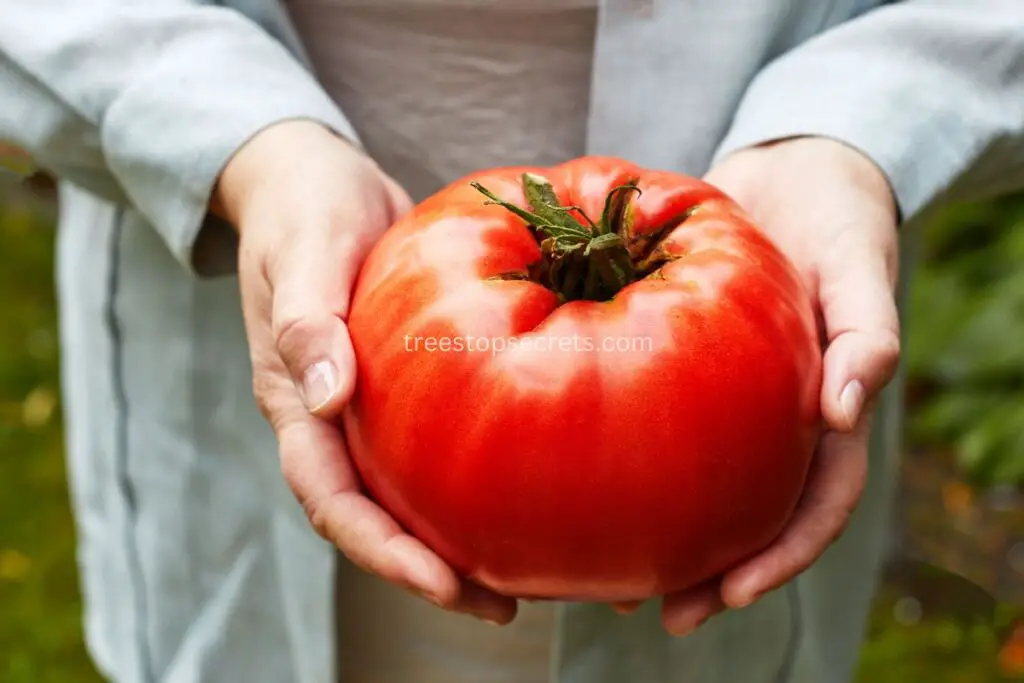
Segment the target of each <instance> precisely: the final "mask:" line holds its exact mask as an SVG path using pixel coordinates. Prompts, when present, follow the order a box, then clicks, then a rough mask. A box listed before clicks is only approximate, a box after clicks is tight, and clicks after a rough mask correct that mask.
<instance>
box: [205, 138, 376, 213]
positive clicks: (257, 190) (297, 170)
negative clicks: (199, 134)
mask: <svg viewBox="0 0 1024 683" xmlns="http://www.w3.org/2000/svg"><path fill="white" fill-rule="evenodd" d="M338 152H341V153H343V154H362V152H361V151H359V150H358V149H357V148H356V147H355V146H353V145H352V144H350V143H349V142H347V141H346V140H344V139H343V138H341V137H339V136H337V135H336V134H335V133H334V132H333V131H332V130H331V129H329V128H327V127H326V126H324V125H322V124H319V123H316V122H314V121H307V120H290V121H284V122H281V123H276V124H274V125H272V126H269V127H267V128H265V129H263V130H262V131H260V132H259V133H257V134H256V135H254V136H253V137H252V138H250V139H249V140H248V142H246V143H245V144H244V145H242V146H241V147H240V148H239V149H238V150H237V151H236V152H235V154H234V155H233V156H232V157H231V159H229V160H228V163H227V164H225V166H224V169H223V170H222V171H221V174H220V177H219V178H218V180H217V184H216V186H215V187H214V191H213V194H212V196H211V199H210V210H211V211H212V212H213V213H215V214H216V215H218V216H220V217H222V218H224V219H225V220H227V221H228V222H229V223H231V225H233V226H234V227H235V229H236V230H239V231H240V229H241V226H242V225H243V224H244V223H245V215H246V214H247V213H248V212H249V211H250V210H251V208H250V207H251V206H252V205H253V204H254V203H255V202H256V201H258V200H259V198H260V197H265V195H266V192H270V193H271V194H273V189H274V188H275V187H281V186H282V185H283V184H284V183H285V182H286V181H287V180H288V179H289V178H294V177H295V176H296V175H299V174H301V173H302V172H304V171H306V170H307V169H308V167H309V166H310V165H311V162H312V161H313V160H315V159H316V158H317V157H319V156H322V155H324V154H325V153H327V154H336V153H338ZM265 191H266V192H265Z"/></svg>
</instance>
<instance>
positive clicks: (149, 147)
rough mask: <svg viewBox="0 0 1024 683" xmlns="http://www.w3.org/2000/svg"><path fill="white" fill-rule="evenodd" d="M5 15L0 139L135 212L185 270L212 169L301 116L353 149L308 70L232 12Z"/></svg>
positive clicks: (203, 216)
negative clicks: (257, 137)
mask: <svg viewBox="0 0 1024 683" xmlns="http://www.w3.org/2000/svg"><path fill="white" fill-rule="evenodd" d="M2 15H3V16H2V19H0V139H6V140H7V141H9V142H13V143H14V144H15V145H17V146H19V147H21V148H22V149H24V150H26V151H27V152H28V153H29V155H30V156H31V157H32V158H33V159H34V160H35V161H36V162H37V163H38V164H39V165H40V166H42V167H44V168H46V169H47V170H49V171H50V172H52V173H54V174H55V175H57V176H59V177H60V178H62V179H64V180H67V181H69V182H72V183H75V184H78V185H80V186H82V187H84V188H85V189H87V190H89V191H90V192H92V193H94V194H96V195H97V196H100V197H102V198H104V199H107V200H110V201H114V202H119V203H123V204H126V205H129V206H131V207H133V208H134V209H135V210H136V211H138V212H139V213H140V214H141V215H142V216H144V217H145V218H146V219H147V220H148V221H149V222H150V223H151V224H152V225H153V226H154V227H155V228H156V230H157V231H158V232H159V233H160V235H161V237H162V238H163V239H164V240H165V241H166V243H167V245H168V247H169V248H170V250H171V251H172V252H173V254H174V256H175V257H176V258H177V259H178V260H179V261H180V262H181V263H182V265H183V266H185V267H187V268H190V269H196V268H197V262H196V259H195V256H196V255H195V254H194V249H195V245H196V243H197V240H198V238H199V235H200V233H201V231H202V230H203V229H204V227H208V226H212V225H213V224H218V221H217V219H216V218H215V217H213V216H212V215H211V214H210V213H209V208H208V207H209V201H210V197H211V194H212V192H213V188H214V186H215V184H216V181H217V178H218V176H219V174H220V172H221V170H222V169H223V167H224V165H225V164H226V163H227V162H228V160H229V159H230V158H231V156H232V155H233V154H234V152H235V151H236V150H238V148H239V147H241V146H242V145H243V144H244V143H245V142H246V141H247V140H248V139H250V138H251V137H252V136H254V135H255V134H256V133H258V132H259V131H261V130H262V129H264V128H266V127H268V126H270V125H273V124H274V123H278V122H281V121H284V120H289V119H310V120H315V121H318V122H320V123H322V124H324V125H326V126H328V127H329V128H331V129H333V130H334V131H335V132H336V133H338V134H339V135H342V136H344V137H347V138H349V139H351V140H353V141H357V140H358V139H357V136H356V133H355V131H354V130H352V128H351V126H350V124H349V123H348V121H347V120H346V118H345V117H344V115H343V114H342V113H341V111H339V109H338V108H337V107H336V106H335V104H334V102H333V101H332V100H331V99H330V98H329V97H328V95H327V94H326V93H325V92H324V91H323V89H322V88H321V86H320V85H319V83H318V82H317V81H316V79H315V78H314V76H313V74H312V73H311V72H310V70H309V69H308V68H307V67H306V66H305V65H304V64H303V63H302V62H301V61H300V60H299V59H298V58H296V56H295V55H294V54H293V53H292V52H290V51H289V50H288V49H287V48H286V47H285V46H284V45H283V44H282V43H281V42H279V41H278V40H276V39H275V38H273V37H272V36H271V35H270V34H268V33H267V32H266V31H264V30H263V29H262V28H261V27H260V26H258V25H257V24H256V23H255V22H253V21H252V20H250V19H249V18H247V17H245V16H244V15H242V14H241V13H239V12H237V11H234V10H231V9H227V8H223V7H214V6H209V5H206V4H204V3H201V2H186V1H184V0H151V1H148V2H138V1H133V0H32V1H31V2H10V3H6V4H5V6H4V8H3V11H2ZM217 228H218V229H223V228H224V226H223V224H218V225H217Z"/></svg>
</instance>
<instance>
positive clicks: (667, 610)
mask: <svg viewBox="0 0 1024 683" xmlns="http://www.w3.org/2000/svg"><path fill="white" fill-rule="evenodd" d="M725 608H726V605H725V603H724V602H723V601H722V593H721V586H720V584H719V582H718V581H709V582H707V583H704V584H701V585H700V586H697V587H696V588H691V589H690V590H687V591H683V592H680V593H672V594H670V595H666V596H665V599H664V601H663V603H662V608H661V623H662V625H663V626H664V628H665V630H666V631H668V632H669V633H671V634H673V635H676V636H685V635H689V634H690V633H693V632H694V631H696V630H697V629H698V628H700V627H701V626H702V625H703V624H704V622H706V621H707V620H708V619H710V618H711V617H713V616H715V615H716V614H718V613H719V612H723V611H725Z"/></svg>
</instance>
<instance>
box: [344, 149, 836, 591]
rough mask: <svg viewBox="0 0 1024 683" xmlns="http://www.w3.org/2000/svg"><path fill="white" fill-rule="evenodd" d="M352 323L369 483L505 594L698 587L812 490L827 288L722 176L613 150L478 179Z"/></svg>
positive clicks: (770, 532)
mask: <svg viewBox="0 0 1024 683" xmlns="http://www.w3.org/2000/svg"><path fill="white" fill-rule="evenodd" d="M348 326H349V330H350V333H351V337H352V342H353V344H354V348H355V352H356V358H357V365H358V376H357V380H356V389H355V394H354V396H353V399H352V401H351V403H350V405H349V406H348V408H347V409H346V412H345V414H344V415H343V426H344V430H345V433H346V435H347V439H348V443H349V447H350V449H351V457H352V459H353V462H354V463H355V466H356V468H357V470H358V471H359V473H360V475H361V477H362V480H363V482H364V485H365V487H366V489H367V491H368V493H369V495H371V496H372V497H373V498H374V499H375V500H376V501H377V502H379V503H380V504H381V505H382V506H383V507H384V508H385V509H387V510H388V511H389V512H390V513H391V514H392V515H393V516H394V517H395V519H396V520H397V521H398V522H399V523H400V524H402V525H403V526H404V527H405V528H406V529H407V530H408V531H409V532H410V533H412V534H413V535H415V536H416V537H418V538H419V539H421V540H422V541H423V542H424V543H426V544H427V545H428V546H429V547H430V548H432V549H433V550H434V551H435V552H437V553H438V554H439V555H440V556H441V557H442V558H444V559H445V560H447V561H448V562H449V563H450V564H451V565H452V566H453V568H455V569H456V570H457V571H459V572H461V573H462V574H463V575H464V576H466V577H468V578H470V579H472V580H474V581H476V582H478V583H480V584H482V585H485V586H488V587H490V588H492V589H494V590H496V591H498V592H500V593H503V594H506V595H512V596H516V597H523V598H532V599H544V598H551V599H562V600H585V601H619V600H642V599H647V598H651V597H655V596H659V595H663V594H665V593H667V592H671V591H676V590H680V589H684V588H687V587H691V586H693V585H695V584H697V583H700V582H703V581H704V580H707V579H709V578H712V577H714V576H716V575H719V574H720V573H721V572H723V571H724V570H726V569H728V568H730V567H731V566H733V565H735V563H737V562H739V561H741V560H743V559H745V558H747V557H748V556H750V555H751V554H753V553H755V552H757V551H758V550H761V549H763V548H764V547H765V546H766V545H768V544H769V543H770V542H771V541H772V540H773V539H774V538H775V537H776V536H777V535H778V534H779V532H780V531H781V530H782V529H783V527H784V525H785V524H786V522H787V521H788V519H789V518H790V517H791V515H792V513H793V511H794V509H795V506H796V504H797V501H798V498H799V497H800V495H801V493H802V490H803V487H804V484H805V479H806V477H807V474H808V471H809V465H810V462H811V458H812V453H813V451H814V448H815V444H816V440H817V436H818V425H819V419H820V417H819V408H818V405H819V403H818V402H819V388H820V382H821V347H820V341H819V337H818V332H817V328H816V323H815V317H814V313H813V310H812V305H811V300H810V297H809V295H808V292H807V291H806V289H805V287H804V286H803V284H802V282H801V280H800V279H799V277H798V275H797V273H796V272H795V269H794V267H793V266H792V264H791V263H790V262H789V261H788V260H787V259H786V258H785V257H784V256H783V254H782V253H781V252H780V251H778V250H777V249H776V247H775V246H774V245H773V243H772V242H771V241H770V240H769V239H768V238H766V236H765V235H764V234H763V233H762V232H761V231H759V230H758V229H757V228H756V227H755V226H754V225H753V224H752V223H751V220H750V218H748V216H747V215H746V214H745V213H744V212H743V211H742V210H741V208H740V207H739V206H738V205H737V204H736V203H735V202H734V201H732V200H731V199H730V198H729V197H728V196H726V195H725V194H724V193H722V192H721V191H719V190H718V189H716V188H714V187H712V186H710V185H708V184H706V183H704V182H702V181H700V180H697V179H694V178H690V177H687V176H683V175H679V174H674V173H669V172H663V171H654V170H647V169H643V168H639V167H637V166H635V165H633V164H631V163H628V162H626V161H623V160H620V159H614V158H605V157H583V158H580V159H576V160H574V161H570V162H567V163H565V164H562V165H559V166H555V167H552V168H524V167H509V168H500V169H495V170H489V171H484V172H480V173H477V174H474V175H472V176H469V177H467V178H464V179H462V180H460V181H458V182H455V183H453V184H452V185H450V186H448V187H447V188H445V189H443V190H441V191H440V192H438V193H437V194H435V195H434V196H432V197H430V198H428V199H427V200H425V201H424V202H422V203H421V204H420V205H418V206H417V207H416V208H415V209H414V210H413V211H412V212H411V213H410V214H408V215H407V216H406V217H404V218H403V219H402V220H400V221H399V222H397V223H396V224H395V225H394V226H393V227H392V228H391V229H390V230H389V231H388V232H387V233H385V235H384V236H383V238H382V240H381V241H380V242H379V243H378V244H377V246H376V247H375V249H374V250H373V251H372V252H371V253H370V255H369V257H368V259H367V260H366V262H365V263H364V266H363V268H362V270H361V272H360V275H359V277H358V280H357V283H356V288H355V291H354V294H353V299H352V302H351V308H350V312H349V316H348Z"/></svg>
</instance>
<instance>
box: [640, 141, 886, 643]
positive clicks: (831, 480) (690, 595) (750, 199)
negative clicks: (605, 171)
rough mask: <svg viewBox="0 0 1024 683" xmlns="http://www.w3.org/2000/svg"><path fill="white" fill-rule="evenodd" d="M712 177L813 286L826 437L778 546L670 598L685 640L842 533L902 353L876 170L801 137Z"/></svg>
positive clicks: (668, 606)
mask: <svg viewBox="0 0 1024 683" xmlns="http://www.w3.org/2000/svg"><path fill="white" fill-rule="evenodd" d="M705 180H707V182H709V183H711V184H712V185H715V186H716V187H718V188H720V189H721V190H723V191H724V192H726V193H727V194H729V195H730V196H731V197H733V198H734V199H735V200H736V201H737V202H739V204H740V205H741V206H742V207H743V208H744V209H746V211H747V212H748V213H749V214H750V216H751V217H752V219H753V221H754V222H755V223H756V224H757V225H758V226H760V227H761V228H762V229H763V230H764V231H765V232H766V233H767V234H768V235H769V236H770V237H771V238H772V239H773V240H774V241H775V243H776V244H777V245H778V246H779V247H780V248H781V249H782V251H783V252H784V253H785V254H786V255H787V256H788V257H789V258H790V259H791V260H792V261H793V263H794V264H795V265H796V267H797V269H798V271H799V272H800V274H801V275H802V277H803V280H804V282H805V284H806V286H807V288H808V291H809V292H810V294H811V296H812V299H813V301H814V303H815V308H816V309H817V311H818V312H819V323H820V328H821V330H822V337H823V344H824V346H823V348H824V359H823V382H822V391H821V412H822V416H823V418H824V420H823V422H824V429H823V434H822V437H821V439H820V441H819V445H818V449H817V452H816V454H815V459H814V462H813V465H812V468H811V472H810V474H809V478H808V481H807V485H806V488H805V491H804V495H803V498H802V500H801V502H800V504H799V506H798V508H797V511H796V512H795V514H794V516H793V517H792V519H791V520H790V522H789V524H788V526H787V528H786V529H785V530H784V531H783V533H782V534H781V535H780V536H779V537H778V538H777V539H776V541H775V542H774V543H773V544H772V545H770V546H769V547H768V548H767V549H765V550H764V551H763V552H761V553H760V554H758V555H756V556H755V557H753V558H751V559H749V560H747V561H745V562H744V563H742V564H741V565H739V566H737V567H735V568H733V569H732V570H731V571H729V572H727V573H726V574H725V575H724V576H722V577H721V578H720V579H719V580H715V581H712V582H710V583H708V584H706V585H702V586H700V587H698V588H695V589H692V590H689V591H685V592H683V593H678V594H673V595H669V596H666V597H665V599H664V601H663V606H662V621H663V623H664V626H665V628H666V629H667V630H668V631H670V632H672V633H675V634H679V635H682V634H686V633H689V632H692V631H693V630H694V629H696V628H697V627H698V626H700V625H701V624H702V623H703V622H704V621H706V620H707V619H708V618H710V617H711V616H713V615H715V614H717V613H718V612H721V611H723V610H725V609H729V608H740V607H744V606H746V605H749V604H751V603H753V602H754V601H756V600H757V599H759V598H760V597H761V596H762V595H764V594H765V593H766V592H768V591H771V590H773V589H775V588H778V587H780V586H782V585H783V584H785V583H787V582H789V581H790V580H791V579H793V578H795V577H796V576H798V575H799V574H800V573H802V572H803V571H804V570H806V569H807V568H809V567H810V566H811V565H812V564H813V563H814V562H815V561H816V560H817V559H818V558H819V557H820V556H821V555H822V554H823V553H824V552H825V550H826V549H827V548H828V547H829V546H830V545H831V544H832V543H833V542H834V541H835V540H836V539H837V538H838V537H839V536H840V535H841V533H842V532H843V530H844V529H845V528H846V525H847V523H848V520H849V519H850V516H851V514H852V513H853V511H854V509H855V508H856V506H857V504H858V502H859V500H860V498H861V495H862V492H863V489H864V486H865V483H866V480H867V467H868V435H869V434H868V433H869V429H870V423H871V412H872V408H873V404H874V402H875V400H876V397H877V395H878V393H879V392H880V391H881V389H882V388H883V387H884V386H885V385H886V384H887V383H888V382H889V381H890V380H891V378H892V376H893V374H894V372H895V370H896V366H897V363H898V359H899V354H900V335H899V320H898V317H897V311H896V304H895V294H894V292H895V287H896V280H897V263H898V259H897V221H898V218H897V208H896V205H895V201H894V199H893V195H892V191H891V189H890V187H889V185H888V182H887V181H886V178H885V176H884V175H883V174H882V173H881V171H880V170H879V169H878V168H877V167H876V166H875V165H874V163H873V162H871V161H870V160H869V159H868V158H867V157H865V156H863V155H862V154H861V153H860V152H858V151H856V150H854V149H852V148H850V147H848V146H846V145H844V144H841V143H839V142H835V141H832V140H827V139H824V138H813V137H803V138H793V139H789V140H785V141H781V142H776V143H772V144H769V145H764V146H761V147H755V148H750V149H746V150H742V151H739V152H735V153H733V154H732V155H731V156H729V157H727V158H725V159H723V160H722V161H721V162H720V163H719V164H718V165H717V166H716V167H715V168H713V169H712V170H711V171H710V172H709V173H708V174H707V176H706V178H705ZM629 608H630V606H620V609H625V610H628V609H629Z"/></svg>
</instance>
